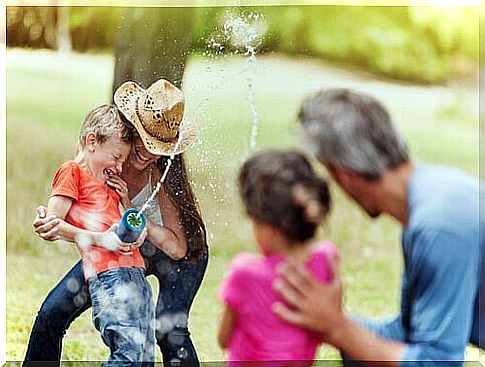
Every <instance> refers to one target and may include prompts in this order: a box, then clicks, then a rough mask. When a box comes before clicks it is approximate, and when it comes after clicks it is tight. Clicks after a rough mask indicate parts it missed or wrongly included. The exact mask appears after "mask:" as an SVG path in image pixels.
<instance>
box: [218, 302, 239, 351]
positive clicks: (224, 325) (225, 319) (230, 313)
mask: <svg viewBox="0 0 485 367" xmlns="http://www.w3.org/2000/svg"><path fill="white" fill-rule="evenodd" d="M235 323H236V311H234V310H233V309H231V308H230V307H229V306H227V305H225V307H224V310H223V313H222V318H221V323H220V324H219V333H218V334H217V341H218V343H219V346H220V347H221V348H222V349H226V348H227V347H229V342H230V341H231V336H232V331H233V329H234V324H235Z"/></svg>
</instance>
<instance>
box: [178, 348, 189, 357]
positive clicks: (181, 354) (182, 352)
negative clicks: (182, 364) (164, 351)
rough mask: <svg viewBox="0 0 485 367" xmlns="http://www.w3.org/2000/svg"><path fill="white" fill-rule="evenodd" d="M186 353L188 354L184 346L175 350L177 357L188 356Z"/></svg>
mask: <svg viewBox="0 0 485 367" xmlns="http://www.w3.org/2000/svg"><path fill="white" fill-rule="evenodd" d="M188 355H189V353H188V352H187V350H186V349H185V348H184V347H180V348H179V349H178V350H177V357H179V358H180V359H186V358H187V357H188Z"/></svg>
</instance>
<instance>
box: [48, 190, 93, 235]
mask: <svg viewBox="0 0 485 367" xmlns="http://www.w3.org/2000/svg"><path fill="white" fill-rule="evenodd" d="M73 201H74V200H73V199H71V198H70V197H67V196H62V195H54V196H51V197H50V199H49V202H48V203H47V215H48V216H49V215H55V216H57V218H58V219H59V224H58V226H57V228H58V233H59V236H60V237H61V238H62V239H63V240H65V241H69V242H75V240H76V237H77V236H79V235H87V236H91V238H93V240H94V237H96V233H95V232H91V231H87V230H84V229H81V228H78V227H75V226H73V225H72V224H69V223H67V222H66V221H65V220H64V219H65V218H66V215H67V213H68V212H69V209H70V208H71V205H72V203H73ZM93 242H96V241H93Z"/></svg>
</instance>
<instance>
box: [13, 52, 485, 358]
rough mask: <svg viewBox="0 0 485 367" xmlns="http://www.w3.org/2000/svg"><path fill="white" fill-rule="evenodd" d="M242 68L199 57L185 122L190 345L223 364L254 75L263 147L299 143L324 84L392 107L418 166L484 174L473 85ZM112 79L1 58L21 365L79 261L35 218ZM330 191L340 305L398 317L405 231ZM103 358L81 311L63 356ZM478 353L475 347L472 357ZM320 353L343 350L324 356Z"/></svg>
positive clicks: (16, 353)
mask: <svg viewBox="0 0 485 367" xmlns="http://www.w3.org/2000/svg"><path fill="white" fill-rule="evenodd" d="M243 68H244V60H242V59H239V58H230V57H227V58H213V59H209V60H206V59H201V58H194V59H192V60H191V62H190V63H189V65H188V69H187V72H186V79H185V83H184V90H185V93H186V100H187V109H188V114H189V116H192V117H196V118H197V121H198V125H199V129H200V135H201V137H200V140H199V142H198V144H197V145H196V146H195V147H193V148H192V149H191V151H190V152H189V165H190V174H191V177H192V179H193V183H194V187H195V191H196V194H197V197H198V198H199V200H200V206H201V209H202V213H203V217H204V220H205V221H206V223H207V227H208V231H209V242H210V248H211V256H210V261H209V267H208V270H207V273H206V276H205V278H204V281H203V284H202V287H201V289H200V291H199V293H198V295H197V297H196V300H195V303H194V305H193V307H192V311H191V315H190V316H191V318H190V327H191V331H192V335H193V340H194V343H195V345H196V347H197V350H198V353H199V356H200V358H201V359H202V360H204V361H214V360H222V359H223V358H224V354H223V352H222V351H221V350H220V349H219V348H218V347H217V343H216V328H217V324H218V319H219V313H220V310H221V307H220V304H219V302H218V299H217V293H216V291H217V288H218V286H219V284H220V282H221V280H222V278H223V276H224V273H225V271H226V269H227V266H228V264H229V263H230V261H231V259H232V257H233V256H234V255H235V254H237V253H238V252H240V251H254V250H253V246H252V238H251V232H250V227H249V223H248V221H247V220H246V219H245V218H244V216H243V215H242V211H241V210H240V205H239V203H238V200H237V195H236V190H235V184H234V181H235V172H236V170H237V167H238V166H239V164H240V163H241V162H242V160H243V159H244V158H245V157H246V156H247V155H248V154H249V133H250V130H251V124H252V115H251V109H250V107H249V105H248V100H247V80H246V78H247V77H248V75H249V76H251V75H252V77H253V81H254V88H255V95H256V102H257V107H258V112H259V134H258V144H257V145H258V149H260V148H263V147H270V146H271V147H298V146H299V143H298V138H297V128H296V123H295V120H296V118H295V116H296V114H297V110H298V106H299V104H300V102H301V100H302V98H303V97H304V96H306V95H308V94H309V93H312V92H314V91H316V90H318V89H320V88H321V87H333V86H344V87H353V88H358V89H361V90H367V91H369V92H371V93H373V94H374V95H376V96H377V97H378V98H380V99H381V100H382V101H383V102H384V104H385V105H386V106H387V107H388V108H389V109H390V111H391V113H392V114H393V116H394V117H395V119H396V123H397V124H398V125H399V127H400V129H401V130H402V131H403V132H404V135H405V137H406V138H407V140H408V141H409V143H410V148H411V151H412V153H413V154H414V156H415V157H416V158H417V159H418V160H420V161H426V162H433V163H443V164H450V165H455V166H459V167H461V168H463V169H465V170H467V171H468V172H470V173H472V174H474V175H478V117H477V116H478V107H477V106H478V103H477V102H478V94H477V93H476V92H474V91H473V90H472V89H470V90H469V89H467V88H450V87H417V86H412V85H397V84H390V83H387V82H385V81H382V80H375V79H372V78H370V77H368V76H366V75H356V74H350V73H347V72H346V71H343V70H338V69H334V68H329V67H327V66H325V65H322V64H321V63H317V62H314V61H312V60H306V59H302V60H299V61H295V60H289V59H285V58H282V57H275V56H270V57H265V58H260V59H259V60H258V62H257V64H256V69H255V70H253V71H252V74H248V73H242V72H241V70H242V69H243ZM112 70H113V59H112V58H111V57H110V56H107V55H96V56H93V55H76V54H75V55H71V56H61V55H58V54H55V53H50V52H40V51H37V52H31V51H25V50H22V51H21V50H9V51H8V53H7V140H8V145H7V214H8V215H7V221H8V222H7V251H8V257H7V359H8V360H21V359H22V358H23V356H24V353H25V350H26V346H27V341H28V336H29V332H30V328H31V325H32V322H33V320H34V318H35V313H36V310H37V309H38V308H39V306H40V304H41V302H42V300H43V299H44V297H45V296H46V294H47V293H48V292H49V290H50V289H51V288H52V287H53V286H54V285H55V284H56V283H57V281H58V280H59V279H60V278H61V277H62V276H63V274H65V273H66V271H67V270H68V269H69V268H70V266H71V265H72V264H74V262H75V261H76V260H77V258H78V255H77V253H76V251H75V250H74V249H73V247H72V246H70V245H69V244H66V243H54V244H51V243H44V242H42V241H40V240H38V239H37V238H36V237H35V236H34V235H33V233H32V230H31V221H32V217H33V214H34V210H35V207H36V206H37V205H39V204H42V203H45V202H46V198H47V195H48V193H49V185H50V181H51V177H52V174H53V172H54V171H55V169H56V168H57V167H58V166H59V164H60V163H61V162H63V161H64V160H66V159H70V158H71V157H72V156H73V152H74V147H75V142H76V137H77V132H78V128H79V124H80V122H81V120H82V118H83V117H84V115H85V114H86V113H87V111H89V110H90V109H91V108H92V107H94V106H96V105H97V104H100V103H103V102H108V101H109V100H110V88H111V79H112ZM197 106H199V107H200V108H197ZM319 169H320V168H319ZM332 194H333V197H334V208H333V212H332V215H331V217H330V218H329V221H328V223H327V224H326V226H325V227H324V228H323V230H322V233H321V234H320V235H321V236H325V237H329V238H331V239H332V240H333V241H334V242H335V243H336V244H337V246H338V247H339V250H340V252H341V258H342V267H343V275H344V279H345V284H346V299H345V304H346V308H347V309H348V310H349V311H350V312H359V313H361V314H365V315H373V316H377V315H387V314H390V313H395V312H397V311H398V308H399V279H400V272H401V269H402V260H401V252H400V251H401V250H400V242H399V241H400V233H399V226H398V225H397V224H396V223H395V222H394V221H392V220H391V219H389V218H380V219H378V220H375V221H372V220H370V219H368V218H367V217H366V216H365V215H364V214H363V213H362V212H361V211H360V209H359V208H358V207H357V206H356V205H355V204H354V203H352V202H350V201H349V200H348V199H347V198H346V197H345V196H344V195H343V194H342V193H341V192H340V191H339V190H338V189H337V188H336V187H332ZM151 282H152V285H153V286H154V288H155V289H156V287H155V283H154V282H153V279H151ZM107 353H108V351H107V348H106V347H105V346H104V345H103V343H102V341H101V338H100V337H99V335H98V333H97V332H96V330H95V329H94V327H93V326H92V324H91V320H90V312H86V313H85V314H84V315H82V316H81V317H80V318H79V319H77V320H76V321H75V322H74V323H73V324H72V326H71V328H70V329H69V331H68V333H67V335H66V338H65V340H64V349H63V356H62V358H63V359H64V360H70V361H75V360H86V359H89V360H102V359H104V358H105V357H106V356H107ZM476 354H477V351H476V350H475V349H469V351H468V357H469V358H470V359H471V360H476V359H477V358H476V357H475V355H476ZM318 357H319V358H337V357H338V354H337V352H336V351H335V350H334V349H332V348H329V347H322V348H321V349H320V351H319V354H318Z"/></svg>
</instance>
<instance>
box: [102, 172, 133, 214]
mask: <svg viewBox="0 0 485 367" xmlns="http://www.w3.org/2000/svg"><path fill="white" fill-rule="evenodd" d="M106 183H107V184H108V186H111V187H112V188H113V189H114V190H115V191H116V193H117V194H118V195H119V196H120V202H121V205H123V207H124V208H125V209H127V208H131V207H132V206H133V205H132V204H131V202H130V198H129V196H128V185H127V184H126V182H125V181H124V180H123V179H122V178H121V177H120V176H118V175H111V176H109V178H108V181H106Z"/></svg>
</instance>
